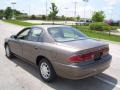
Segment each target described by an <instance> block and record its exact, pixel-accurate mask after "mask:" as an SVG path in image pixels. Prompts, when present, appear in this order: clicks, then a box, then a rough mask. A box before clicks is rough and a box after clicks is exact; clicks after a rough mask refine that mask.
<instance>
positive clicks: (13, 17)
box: [11, 2, 16, 20]
mask: <svg viewBox="0 0 120 90" xmlns="http://www.w3.org/2000/svg"><path fill="white" fill-rule="evenodd" d="M11 4H12V5H13V12H12V20H15V12H14V10H15V8H14V5H15V4H16V3H15V2H11Z"/></svg>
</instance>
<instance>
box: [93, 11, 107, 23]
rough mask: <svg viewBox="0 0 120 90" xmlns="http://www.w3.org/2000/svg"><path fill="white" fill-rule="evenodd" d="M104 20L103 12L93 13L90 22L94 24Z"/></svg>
mask: <svg viewBox="0 0 120 90" xmlns="http://www.w3.org/2000/svg"><path fill="white" fill-rule="evenodd" d="M104 19H105V14H104V12H103V11H98V12H94V14H93V16H92V20H93V21H94V22H103V21H104Z"/></svg>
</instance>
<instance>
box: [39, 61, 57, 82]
mask: <svg viewBox="0 0 120 90" xmlns="http://www.w3.org/2000/svg"><path fill="white" fill-rule="evenodd" d="M39 71H40V76H41V78H42V79H43V80H44V81H46V82H51V81H53V80H55V78H56V73H55V71H54V69H53V67H52V65H51V63H50V62H49V61H48V60H47V59H42V60H41V61H40V62H39Z"/></svg>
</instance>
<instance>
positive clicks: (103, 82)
mask: <svg viewBox="0 0 120 90" xmlns="http://www.w3.org/2000/svg"><path fill="white" fill-rule="evenodd" d="M22 28H23V27H20V26H16V25H12V24H8V23H4V22H2V21H0V90H120V44H119V43H111V42H109V44H110V53H111V54H112V55H113V61H112V64H111V67H110V68H109V69H107V70H106V71H105V72H104V73H102V74H100V75H97V76H94V77H89V78H86V79H82V80H68V79H63V78H58V79H57V80H56V81H55V82H53V83H45V82H43V81H42V80H41V78H40V76H39V73H38V70H37V68H35V67H34V66H32V65H30V64H28V63H25V62H23V61H22V60H20V59H18V58H14V59H12V60H9V59H7V58H6V57H5V52H4V46H3V43H4V39H5V38H6V37H9V36H10V35H11V34H15V33H17V32H18V31H19V30H21V29H22Z"/></svg>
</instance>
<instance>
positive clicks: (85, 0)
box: [83, 0, 88, 21]
mask: <svg viewBox="0 0 120 90" xmlns="http://www.w3.org/2000/svg"><path fill="white" fill-rule="evenodd" d="M83 2H84V20H85V21H86V19H85V18H86V3H87V2H88V0H83Z"/></svg>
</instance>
